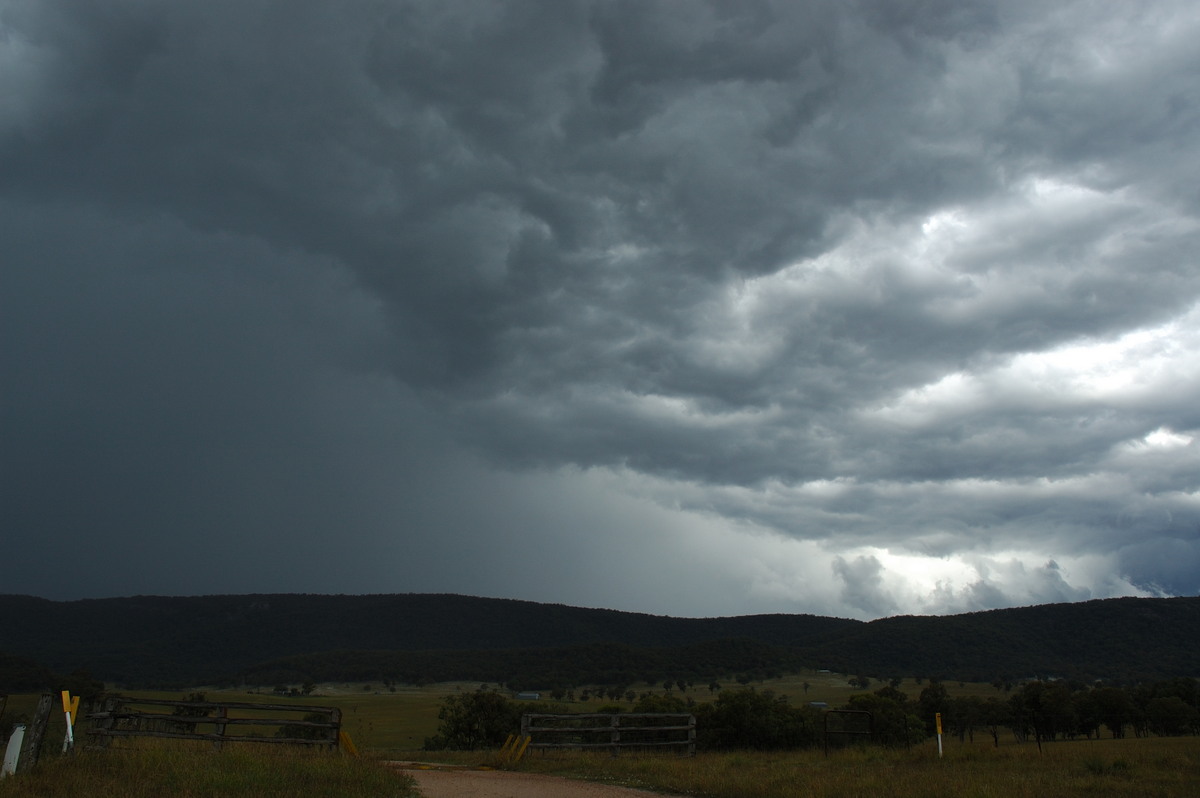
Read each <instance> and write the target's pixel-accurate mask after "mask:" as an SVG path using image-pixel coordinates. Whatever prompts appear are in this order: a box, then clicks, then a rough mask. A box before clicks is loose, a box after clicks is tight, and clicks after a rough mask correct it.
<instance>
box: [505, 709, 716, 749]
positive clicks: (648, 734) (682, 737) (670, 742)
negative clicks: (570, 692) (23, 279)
mask: <svg viewBox="0 0 1200 798" xmlns="http://www.w3.org/2000/svg"><path fill="white" fill-rule="evenodd" d="M521 735H522V736H523V737H527V738H529V740H530V742H529V747H530V748H540V749H551V748H608V749H609V750H610V751H611V752H612V755H613V756H616V755H617V753H618V752H619V751H620V749H622V748H660V747H674V748H682V749H686V751H687V754H688V756H695V754H696V716H695V715H685V714H671V713H665V712H636V713H634V712H631V713H628V714H625V713H621V712H616V713H611V714H609V713H602V714H591V715H536V714H530V715H522V716H521Z"/></svg>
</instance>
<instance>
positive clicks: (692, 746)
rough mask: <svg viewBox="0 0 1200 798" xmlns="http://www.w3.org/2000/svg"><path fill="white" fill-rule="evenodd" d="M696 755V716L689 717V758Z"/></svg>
mask: <svg viewBox="0 0 1200 798" xmlns="http://www.w3.org/2000/svg"><path fill="white" fill-rule="evenodd" d="M695 755H696V716H695V715H688V756H695Z"/></svg>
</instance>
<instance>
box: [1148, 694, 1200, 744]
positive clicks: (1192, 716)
mask: <svg viewBox="0 0 1200 798" xmlns="http://www.w3.org/2000/svg"><path fill="white" fill-rule="evenodd" d="M1198 720H1200V713H1197V711H1196V708H1195V707H1193V706H1190V705H1189V704H1188V703H1187V702H1185V701H1184V700H1183V699H1182V698H1180V697H1179V696H1177V695H1172V696H1160V697H1158V698H1152V699H1150V702H1149V703H1148V704H1146V722H1147V724H1148V725H1149V726H1150V731H1152V732H1154V733H1155V734H1157V735H1159V736H1166V737H1177V736H1179V735H1181V734H1187V733H1188V732H1189V731H1193V730H1195V729H1196V726H1197V721H1198Z"/></svg>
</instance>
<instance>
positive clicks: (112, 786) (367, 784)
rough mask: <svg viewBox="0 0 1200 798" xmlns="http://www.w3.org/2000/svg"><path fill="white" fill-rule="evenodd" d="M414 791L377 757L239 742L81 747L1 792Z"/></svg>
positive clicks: (401, 794) (265, 794)
mask: <svg viewBox="0 0 1200 798" xmlns="http://www.w3.org/2000/svg"><path fill="white" fill-rule="evenodd" d="M78 795H120V796H123V798H160V796H163V795H171V796H174V797H175V798H230V797H231V796H233V797H234V798H236V797H237V796H246V798H249V797H250V796H254V798H291V797H292V796H296V795H304V796H306V798H309V797H311V798H416V796H417V793H416V792H415V788H414V785H413V781H412V780H411V779H410V778H409V777H407V776H405V775H403V774H398V773H394V772H392V771H389V770H388V769H386V768H384V767H382V766H381V765H379V764H378V763H377V762H373V761H370V760H363V759H353V758H349V757H343V756H341V755H339V754H336V753H332V754H324V753H314V752H311V751H299V752H297V751H291V750H280V749H275V748H271V749H268V750H264V749H262V748H259V747H257V746H254V747H251V746H239V747H238V748H237V749H232V748H231V749H229V750H225V751H221V752H200V751H195V750H179V749H172V748H167V747H163V748H146V749H141V748H138V749H123V750H111V751H80V752H79V753H78V754H76V755H75V756H69V757H55V758H51V759H48V760H45V761H43V762H39V763H38V765H37V767H35V768H34V769H33V770H31V771H29V772H28V773H22V774H18V775H16V776H12V777H10V778H6V779H3V780H0V798H10V797H11V798H16V797H17V796H22V798H25V797H34V798H68V796H70V797H71V798H73V797H74V796H78Z"/></svg>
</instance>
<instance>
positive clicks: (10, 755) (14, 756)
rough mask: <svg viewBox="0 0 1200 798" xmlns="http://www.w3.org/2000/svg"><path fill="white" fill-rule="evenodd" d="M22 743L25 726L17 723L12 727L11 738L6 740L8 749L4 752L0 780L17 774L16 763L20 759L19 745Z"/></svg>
mask: <svg viewBox="0 0 1200 798" xmlns="http://www.w3.org/2000/svg"><path fill="white" fill-rule="evenodd" d="M24 742H25V724H24V723H18V724H17V725H16V726H14V727H13V733H12V737H9V738H8V748H6V749H5V750H4V767H3V768H0V778H3V777H4V776H11V775H12V774H14V773H16V772H17V762H19V761H20V759H21V745H22V743H24Z"/></svg>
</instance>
